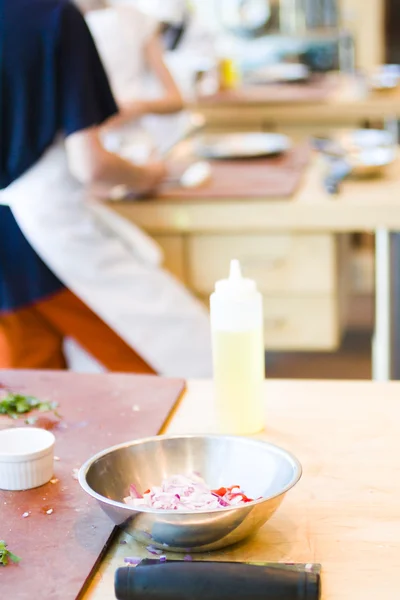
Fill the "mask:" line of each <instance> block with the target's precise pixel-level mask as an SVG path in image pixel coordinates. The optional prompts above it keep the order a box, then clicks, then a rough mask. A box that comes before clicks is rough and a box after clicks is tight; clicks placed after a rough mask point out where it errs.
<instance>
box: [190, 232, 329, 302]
mask: <svg viewBox="0 0 400 600" xmlns="http://www.w3.org/2000/svg"><path fill="white" fill-rule="evenodd" d="M187 253H188V280H189V286H190V287H191V288H192V289H193V290H194V291H195V292H196V293H198V294H200V295H208V294H210V293H211V292H212V291H213V289H214V284H215V282H216V281H217V280H218V279H222V278H225V277H226V276H227V274H228V271H229V263H230V261H231V259H232V258H237V259H239V260H240V262H241V264H242V268H243V273H244V275H245V276H246V277H249V278H250V279H254V280H255V281H256V282H257V284H258V287H259V289H260V290H261V291H262V292H265V293H282V292H285V293H286V292H293V293H295V294H303V293H307V294H308V293H310V294H312V293H315V294H331V293H333V292H334V290H335V288H336V280H337V277H336V267H337V260H336V257H337V239H336V237H335V236H334V235H330V234H318V235H311V234H305V235H301V234H298V235H297V234H296V235H294V234H276V235H275V234H266V235H262V234H261V235H260V234H255V235H203V236H190V237H189V238H188V241H187Z"/></svg>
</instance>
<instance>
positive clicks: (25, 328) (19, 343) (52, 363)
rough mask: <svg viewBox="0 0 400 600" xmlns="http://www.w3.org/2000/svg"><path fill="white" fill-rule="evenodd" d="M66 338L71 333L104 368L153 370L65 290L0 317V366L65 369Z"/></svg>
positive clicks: (135, 370)
mask: <svg viewBox="0 0 400 600" xmlns="http://www.w3.org/2000/svg"><path fill="white" fill-rule="evenodd" d="M66 337H70V338H74V339H75V341H77V342H78V343H79V344H80V345H81V346H82V348H84V349H85V350H86V351H87V352H89V354H91V355H92V356H93V357H94V358H96V359H97V360H98V361H99V362H100V363H101V364H102V365H103V366H104V367H105V368H106V369H108V370H109V371H119V372H124V373H154V371H153V369H152V368H151V367H150V366H149V365H148V364H147V363H146V362H145V361H144V360H143V359H142V358H141V357H140V356H139V355H138V354H136V352H134V350H132V348H130V347H129V346H128V345H127V344H126V343H125V342H124V341H123V340H122V339H121V338H120V337H119V336H118V335H117V334H116V333H114V331H113V330H112V329H110V328H109V327H108V325H106V324H105V323H104V322H103V321H102V320H101V319H99V317H97V316H96V315H95V314H94V313H93V312H92V311H91V310H90V309H89V308H88V307H87V306H86V305H85V304H84V303H83V302H81V301H80V300H79V298H77V297H76V296H75V295H74V294H73V293H72V292H70V291H69V290H62V291H61V292H59V293H57V294H55V295H54V296H52V297H51V298H48V299H46V300H44V301H42V302H38V303H37V304H35V305H33V306H29V307H28V308H23V309H20V310H17V311H16V312H14V313H7V314H5V315H1V316H0V368H3V369H65V368H66V363H65V358H64V355H63V340H64V338H66Z"/></svg>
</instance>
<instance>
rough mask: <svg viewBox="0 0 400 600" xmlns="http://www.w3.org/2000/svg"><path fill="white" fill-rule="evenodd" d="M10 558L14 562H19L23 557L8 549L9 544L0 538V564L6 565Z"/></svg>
mask: <svg viewBox="0 0 400 600" xmlns="http://www.w3.org/2000/svg"><path fill="white" fill-rule="evenodd" d="M10 560H11V561H12V562H13V563H19V561H20V560H21V559H20V558H19V556H16V555H15V554H13V553H12V552H10V551H9V550H7V544H6V543H5V542H4V541H3V540H0V566H3V567H6V566H7V565H8V563H9V562H10Z"/></svg>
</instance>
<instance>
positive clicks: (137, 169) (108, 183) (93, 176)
mask: <svg viewBox="0 0 400 600" xmlns="http://www.w3.org/2000/svg"><path fill="white" fill-rule="evenodd" d="M56 56H57V61H58V63H57V74H58V88H57V94H58V99H59V118H60V130H61V131H62V132H63V133H64V136H65V147H66V152H67V159H68V164H69V169H70V171H71V174H72V175H73V176H74V177H75V178H76V179H77V180H78V181H80V182H81V183H82V184H84V185H92V186H95V187H104V188H108V189H110V188H113V187H116V186H121V185H122V186H125V187H126V188H128V190H129V191H130V192H132V193H136V194H143V193H144V192H148V191H150V190H152V189H154V188H155V187H156V186H157V185H158V184H159V183H160V182H161V180H162V179H163V177H164V176H165V172H166V170H165V167H164V165H163V164H161V163H153V164H152V163H150V164H148V165H145V166H136V165H133V164H132V163H130V162H128V161H126V160H124V159H123V158H121V157H119V156H118V155H116V154H112V153H110V152H107V150H106V149H105V148H104V147H103V145H102V144H101V141H100V138H99V130H100V128H101V126H102V124H103V123H105V122H106V121H107V119H109V118H110V117H111V116H112V115H115V114H116V113H117V112H118V110H117V105H116V103H115V101H114V98H113V95H112V92H111V89H110V85H109V82H108V79H107V76H106V73H105V71H104V67H103V65H102V63H101V61H100V58H99V55H98V52H97V50H96V47H95V44H94V42H93V39H92V37H91V35H90V32H89V30H88V27H87V25H86V23H85V20H84V19H83V17H82V15H81V13H80V12H79V11H78V9H77V7H76V6H75V5H74V4H73V3H71V2H69V3H66V4H65V5H64V6H63V12H62V20H61V26H60V36H59V40H58V47H57V55H56Z"/></svg>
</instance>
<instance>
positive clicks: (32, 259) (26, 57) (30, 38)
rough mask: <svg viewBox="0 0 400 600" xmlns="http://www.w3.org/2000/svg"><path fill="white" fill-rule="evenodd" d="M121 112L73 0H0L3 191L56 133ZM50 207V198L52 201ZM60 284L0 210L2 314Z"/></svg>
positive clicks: (66, 132)
mask: <svg viewBox="0 0 400 600" xmlns="http://www.w3.org/2000/svg"><path fill="white" fill-rule="evenodd" d="M116 111H117V107H116V104H115V101H114V98H113V96H112V93H111V90H110V86H109V83H108V80H107V77H106V74H105V72H104V68H103V66H102V63H101V61H100V58H99V55H98V53H97V50H96V47H95V45H94V42H93V39H92V37H91V35H90V33H89V30H88V28H87V25H86V22H85V20H84V18H83V17H82V15H81V13H80V12H79V10H78V9H77V8H76V7H75V5H74V4H73V3H72V2H70V1H69V0H0V189H4V188H6V187H7V186H9V185H10V184H11V183H12V182H13V181H15V180H16V179H17V178H18V177H20V176H21V175H23V174H24V173H25V171H27V170H28V169H29V168H30V167H31V166H33V165H34V164H35V163H36V162H37V161H38V160H39V158H40V157H41V156H42V155H43V153H44V152H45V150H46V149H47V148H48V147H49V146H50V145H51V144H52V142H53V141H54V140H55V138H56V136H57V135H58V134H59V133H61V134H64V135H65V136H68V135H70V134H72V133H75V132H77V131H80V130H82V129H86V128H88V127H90V126H93V125H99V124H101V123H103V122H104V121H105V120H106V119H107V118H109V117H110V116H111V115H113V114H114V113H115V112H116ZM49 202H51V197H49ZM62 287H63V284H62V283H61V282H60V281H59V280H58V279H57V277H56V276H55V275H54V274H53V273H52V272H51V271H50V270H49V269H48V267H47V266H46V265H45V264H44V263H43V261H42V260H41V259H40V258H39V256H38V255H37V254H36V252H35V251H34V250H33V249H32V248H31V246H30V245H29V243H28V242H27V240H26V239H25V237H24V235H23V234H22V232H21V230H20V229H19V227H18V224H17V222H16V221H15V219H14V217H13V215H12V212H11V210H10V209H9V208H8V207H5V206H0V312H8V311H13V310H16V309H18V308H22V307H24V306H29V305H31V304H33V303H35V302H37V301H39V300H42V299H44V298H46V297H48V296H50V295H52V294H54V293H55V292H57V291H58V290H60V289H62Z"/></svg>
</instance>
